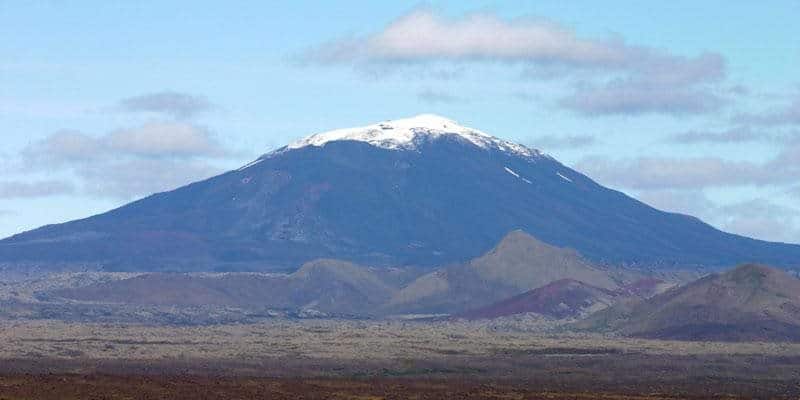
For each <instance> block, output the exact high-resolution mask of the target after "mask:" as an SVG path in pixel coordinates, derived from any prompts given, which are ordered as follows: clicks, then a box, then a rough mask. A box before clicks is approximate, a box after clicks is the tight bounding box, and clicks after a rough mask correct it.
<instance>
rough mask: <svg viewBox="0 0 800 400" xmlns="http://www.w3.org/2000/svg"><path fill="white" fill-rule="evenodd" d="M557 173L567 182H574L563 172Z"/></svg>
mask: <svg viewBox="0 0 800 400" xmlns="http://www.w3.org/2000/svg"><path fill="white" fill-rule="evenodd" d="M556 175H558V176H559V177H561V179H563V180H565V181H567V182H572V179H569V178H567V177H566V176H564V175H562V174H561V172H556Z"/></svg>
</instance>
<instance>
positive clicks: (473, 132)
mask: <svg viewBox="0 0 800 400" xmlns="http://www.w3.org/2000/svg"><path fill="white" fill-rule="evenodd" d="M445 135H454V136H458V137H460V138H462V139H464V140H466V141H468V142H470V143H472V144H474V145H475V146H478V147H481V148H485V149H489V148H493V149H498V150H502V151H507V152H512V153H515V154H518V155H523V156H527V157H537V156H541V155H542V153H541V152H539V151H538V150H535V149H530V148H528V147H525V146H522V145H519V144H516V143H512V142H509V141H506V140H502V139H499V138H496V137H494V136H491V135H488V134H486V133H483V132H481V131H479V130H477V129H472V128H469V127H466V126H462V125H460V124H459V123H458V122H456V121H453V120H451V119H448V118H444V117H441V116H438V115H434V114H421V115H417V116H414V117H411V118H403V119H396V120H391V121H384V122H380V123H377V124H373V125H368V126H363V127H358V128H345V129H336V130H333V131H328V132H322V133H317V134H314V135H311V136H308V137H306V138H303V139H300V140H297V141H295V142H292V143H290V144H289V145H288V146H286V148H285V149H281V150H291V149H299V148H302V147H306V146H318V147H319V146H324V145H325V144H326V143H329V142H335V141H342V140H353V141H360V142H366V143H369V144H371V145H373V146H377V147H381V148H385V149H390V150H416V148H417V144H418V143H419V139H435V138H438V137H441V136H445Z"/></svg>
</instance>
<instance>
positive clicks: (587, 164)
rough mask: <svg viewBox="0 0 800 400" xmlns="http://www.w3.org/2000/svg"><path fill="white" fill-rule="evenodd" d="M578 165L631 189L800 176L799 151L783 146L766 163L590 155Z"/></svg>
mask: <svg viewBox="0 0 800 400" xmlns="http://www.w3.org/2000/svg"><path fill="white" fill-rule="evenodd" d="M577 168H578V169H580V170H581V171H584V172H586V173H587V174H588V175H589V176H592V177H593V178H595V179H597V180H599V181H600V182H602V183H604V184H609V185H614V186H617V187H622V188H629V189H650V190H652V189H688V188H710V187H732V186H765V185H773V184H783V185H786V184H791V183H794V182H796V181H797V176H800V175H798V174H800V150H798V149H795V148H794V147H788V148H786V149H784V150H783V151H782V152H781V153H780V154H779V155H778V156H777V157H775V158H774V159H773V160H770V161H769V162H766V163H753V162H747V161H731V160H727V159H722V158H718V157H697V158H667V157H639V158H633V159H621V160H611V159H608V158H604V157H589V158H586V159H584V160H582V161H580V162H579V163H578V165H577Z"/></svg>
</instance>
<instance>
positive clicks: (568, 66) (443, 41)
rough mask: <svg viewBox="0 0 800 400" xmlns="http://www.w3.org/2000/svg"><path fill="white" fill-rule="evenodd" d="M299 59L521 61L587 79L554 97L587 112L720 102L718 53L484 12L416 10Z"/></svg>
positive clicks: (689, 108)
mask: <svg viewBox="0 0 800 400" xmlns="http://www.w3.org/2000/svg"><path fill="white" fill-rule="evenodd" d="M305 59H306V60H308V61H310V62H312V63H316V64H320V65H342V64H344V65H354V66H362V67H363V66H376V65H380V66H384V67H385V66H387V65H393V66H395V67H405V66H409V65H420V64H435V63H441V62H451V63H456V64H463V63H474V62H492V63H501V64H508V65H521V66H522V67H523V68H524V70H526V71H539V70H546V71H548V75H549V76H550V75H554V74H555V75H561V76H563V75H566V74H569V73H570V72H575V71H579V72H581V75H582V76H588V77H589V78H590V79H589V80H588V81H586V82H584V83H583V84H581V85H578V86H577V87H576V88H575V90H574V92H573V94H572V95H568V96H566V97H565V98H563V99H562V100H561V101H560V104H561V105H562V106H563V107H566V108H569V109H572V110H575V111H577V112H580V113H583V114H588V115H599V114H643V113H673V114H686V113H703V112H709V111H714V110H717V109H718V108H720V107H721V106H722V105H723V104H724V103H725V99H724V96H723V95H722V94H720V93H723V92H724V93H728V92H729V91H727V90H720V91H719V92H720V93H717V91H716V90H715V88H714V85H715V84H717V83H718V82H720V81H722V80H723V79H724V77H725V60H724V59H723V58H722V56H720V55H719V54H715V53H706V54H701V55H699V56H697V57H683V56H676V55H672V54H669V53H667V52H665V51H663V50H658V49H652V48H647V47H642V46H632V45H628V44H627V43H625V42H624V41H623V40H622V39H620V38H606V39H593V38H584V37H580V36H578V35H577V34H576V33H575V32H574V31H573V30H571V29H569V28H567V27H564V26H562V25H559V24H557V23H555V22H552V21H548V20H544V19H536V18H518V19H503V18H500V17H498V16H496V15H494V14H491V13H474V14H468V15H464V16H462V17H460V18H446V17H442V16H440V15H437V14H436V13H434V12H432V11H430V10H427V9H422V10H416V11H414V12H411V13H409V14H406V15H404V16H401V17H400V18H398V19H396V20H394V21H393V22H391V23H389V24H388V25H387V26H386V27H385V28H384V29H382V30H381V31H379V32H376V33H374V34H371V35H367V36H363V37H355V38H347V39H341V40H337V41H333V42H329V43H327V44H324V45H322V46H319V47H317V48H315V49H313V50H311V51H310V52H308V54H306V57H305Z"/></svg>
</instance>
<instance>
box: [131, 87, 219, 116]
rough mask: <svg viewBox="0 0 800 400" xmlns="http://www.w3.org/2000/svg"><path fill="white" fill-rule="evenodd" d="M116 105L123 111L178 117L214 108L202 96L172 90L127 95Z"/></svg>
mask: <svg viewBox="0 0 800 400" xmlns="http://www.w3.org/2000/svg"><path fill="white" fill-rule="evenodd" d="M117 106H118V108H119V109H120V110H123V111H129V112H152V113H159V114H164V115H169V116H172V117H174V118H178V119H185V118H190V117H193V116H195V115H197V114H200V113H203V112H206V111H209V110H211V109H213V108H214V105H213V104H212V103H211V102H210V101H208V99H206V98H205V97H203V96H198V95H192V94H188V93H180V92H173V91H164V92H157V93H148V94H143V95H140V96H134V97H129V98H126V99H122V100H120V102H119V104H118V105H117Z"/></svg>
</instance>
